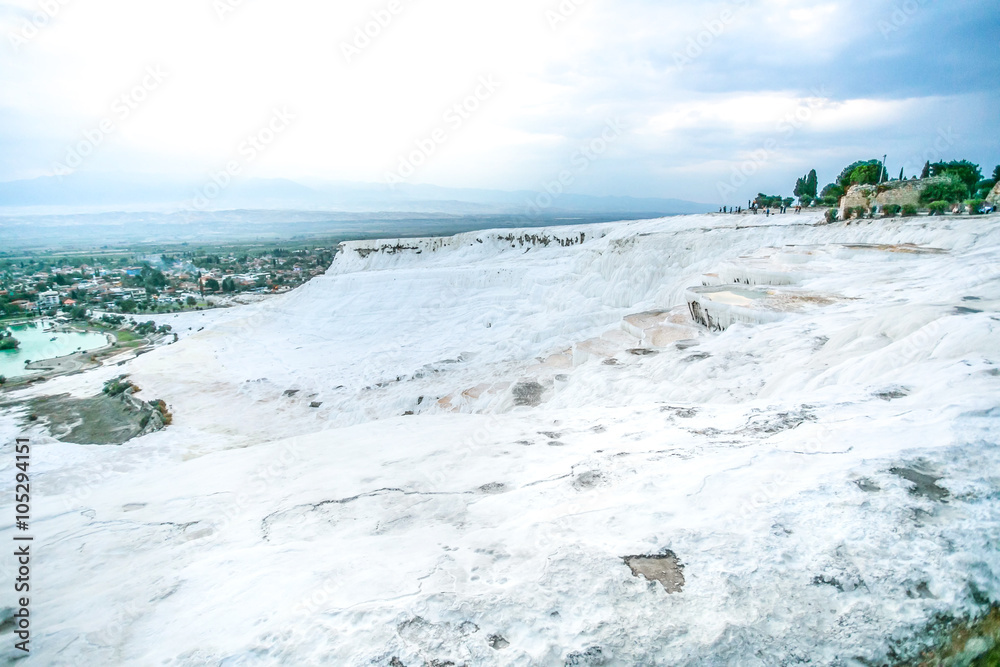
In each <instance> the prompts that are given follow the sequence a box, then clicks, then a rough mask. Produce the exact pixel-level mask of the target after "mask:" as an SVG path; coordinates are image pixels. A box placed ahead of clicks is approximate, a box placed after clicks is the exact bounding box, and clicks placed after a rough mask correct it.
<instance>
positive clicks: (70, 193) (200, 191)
mask: <svg viewBox="0 0 1000 667" xmlns="http://www.w3.org/2000/svg"><path fill="white" fill-rule="evenodd" d="M220 180H223V179H220ZM0 208H3V209H5V210H4V211H3V212H4V213H6V214H14V215H17V214H19V213H22V212H23V213H51V214H56V213H100V212H108V211H122V210H131V211H183V210H195V211H220V210H233V209H258V210H261V209H267V210H316V211H343V212H357V213H360V212H386V213H438V214H449V215H495V214H504V215H525V216H533V215H543V216H544V217H552V216H554V215H558V214H560V213H563V212H564V213H567V214H580V213H583V214H618V213H620V214H623V215H628V216H629V217H634V216H635V215H645V214H649V215H650V217H652V216H656V215H676V214H683V213H705V212H708V211H711V210H714V209H715V208H716V207H714V206H712V205H709V204H701V203H697V202H691V201H684V200H680V199H659V198H634V197H596V196H590V195H578V194H562V195H559V196H556V197H550V196H549V195H548V194H546V193H539V192H531V191H526V190H522V191H514V192H507V191H501V190H477V189H462V188H445V187H438V186H434V185H409V184H402V185H399V186H397V187H396V188H394V189H391V188H390V187H389V186H387V185H385V184H381V183H346V182H318V181H317V182H309V183H300V182H296V181H291V180H286V179H261V178H250V179H241V180H234V181H233V182H231V183H228V184H226V183H224V182H223V184H222V186H220V185H219V184H217V183H213V182H212V181H211V180H208V179H205V180H202V181H197V180H192V179H187V180H185V179H177V178H169V177H160V176H148V175H133V174H91V173H75V174H71V175H67V176H43V177H39V178H35V179H30V180H20V181H7V182H0ZM21 209H23V210H21Z"/></svg>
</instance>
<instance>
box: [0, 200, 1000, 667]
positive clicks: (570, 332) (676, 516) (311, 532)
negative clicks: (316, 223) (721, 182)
mask: <svg viewBox="0 0 1000 667" xmlns="http://www.w3.org/2000/svg"><path fill="white" fill-rule="evenodd" d="M819 223H821V216H819V215H818V214H813V213H804V214H802V215H785V216H773V217H770V218H766V217H764V216H723V215H715V216H684V217H676V218H668V219H661V220H651V221H642V222H631V223H618V224H602V225H587V226H580V227H559V228H551V229H541V230H539V229H533V230H525V231H516V230H514V231H511V230H503V231H499V232H497V231H492V232H476V233H469V234H462V235H459V236H456V237H452V238H445V239H426V240H404V241H399V242H396V241H386V242H370V241H365V242H353V243H347V244H345V245H344V246H343V247H342V249H341V252H340V253H339V254H338V256H337V259H336V261H335V262H334V264H333V267H332V268H331V269H330V270H329V272H328V273H327V274H326V275H325V276H323V277H320V278H317V279H315V280H313V281H311V282H309V283H308V284H307V285H305V286H304V287H302V288H300V289H297V290H295V291H293V292H290V293H288V294H287V295H283V296H281V297H276V298H274V299H271V300H267V301H265V302H262V303H258V304H251V305H247V306H240V307H237V308H231V309H227V310H223V311H213V312H211V313H207V314H201V313H193V314H185V315H178V316H169V317H163V318H157V323H158V324H161V323H162V324H171V325H172V326H173V327H174V330H175V331H177V332H178V333H180V334H181V339H180V341H179V342H178V343H176V344H172V345H167V346H164V347H161V348H158V349H156V350H154V351H153V352H151V353H149V354H145V355H142V356H140V357H138V358H137V359H135V360H133V361H129V362H127V363H126V364H125V365H124V366H121V367H119V366H112V367H104V368H100V369H97V370H95V371H92V372H88V373H84V374H80V375H75V376H68V377H63V378H57V379H54V380H51V381H49V382H46V383H42V384H39V385H37V386H34V387H32V388H31V389H27V390H21V391H18V392H11V393H9V394H8V395H7V396H6V397H5V398H6V400H8V401H9V400H20V399H24V398H27V397H30V396H41V395H57V394H63V393H69V394H71V395H73V396H80V397H84V396H90V395H94V394H96V393H99V392H100V390H101V386H102V383H103V382H104V381H105V380H107V379H109V378H111V377H114V376H117V375H119V374H122V373H127V374H128V375H129V376H130V379H131V380H132V381H133V382H134V383H136V384H137V385H138V386H139V387H140V388H141V393H140V394H139V396H141V397H143V398H145V399H147V400H150V399H154V398H162V399H164V400H166V402H167V403H168V404H169V405H170V408H171V410H172V412H173V415H174V423H173V425H171V426H169V427H168V428H166V429H164V430H162V431H159V432H156V433H153V434H149V435H145V436H142V437H140V438H137V439H134V440H132V441H130V442H128V443H126V444H125V445H122V446H117V447H116V446H83V445H75V444H69V443H61V442H57V441H54V440H53V439H52V438H51V437H49V436H47V435H46V432H45V430H44V427H43V425H42V424H39V423H34V424H28V423H27V422H26V421H25V420H24V410H23V409H6V410H4V411H3V412H2V415H0V436H2V437H3V443H4V445H3V456H2V458H0V474H2V475H3V476H4V478H5V479H12V478H13V473H14V472H15V471H14V469H13V464H14V456H13V438H14V437H15V436H17V435H25V434H26V435H27V436H30V437H31V439H32V442H33V450H32V464H31V474H32V492H33V507H34V509H33V517H32V522H31V526H32V531H33V534H34V535H35V542H34V547H33V548H34V550H35V552H34V561H33V563H32V594H31V603H32V614H33V615H32V624H33V625H32V627H33V628H34V632H35V634H34V635H33V650H32V653H31V655H30V657H29V658H27V659H26V660H24V661H22V662H19V663H18V664H24V665H118V664H127V665H176V666H180V665H226V666H227V667H228V666H235V665H240V666H243V665H276V664H287V665H320V664H323V665H380V666H384V667H387V666H389V665H393V666H397V667H398V665H405V666H407V667H418V666H423V665H447V664H452V663H453V664H454V665H463V664H465V665H470V666H471V665H477V666H478V665H563V664H567V665H639V664H642V665H734V664H741V665H779V664H780V665H785V664H799V663H805V662H809V663H810V664H820V665H861V664H874V663H875V662H878V664H882V663H883V662H888V661H889V660H888V659H887V655H889V654H890V651H893V650H894V651H896V653H897V654H900V655H902V656H905V655H907V654H912V653H913V652H915V651H916V650H918V649H919V648H921V647H922V646H921V645H920V641H921V640H924V641H926V640H927V637H928V635H927V633H926V630H927V628H928V627H929V625H930V624H931V623H932V622H934V620H935V619H936V618H938V617H963V616H969V615H974V614H976V613H979V612H981V611H982V610H983V609H984V608H985V606H986V605H987V604H988V601H993V602H996V601H997V600H998V599H1000V550H998V548H997V544H998V542H1000V448H998V438H1000V365H998V363H1000V316H998V306H1000V217H998V216H991V217H967V216H966V217H954V218H952V217H936V218H925V217H921V218H907V219H895V220H874V221H868V220H865V221H860V222H855V224H852V225H845V224H844V223H836V224H833V225H823V224H819ZM706 274H711V275H706ZM726 284H730V285H733V286H734V289H735V288H739V287H740V286H741V285H742V288H741V289H742V290H750V289H753V290H763V291H764V292H766V293H767V297H766V299H763V300H761V307H762V308H765V309H766V313H765V314H764V315H762V316H761V317H760V318H759V319H758V320H755V317H754V316H753V313H754V308H755V307H756V303H757V301H756V300H754V299H746V300H743V301H740V300H737V301H739V308H740V316H739V317H732V318H730V319H731V320H732V321H727V322H726V326H724V327H721V330H719V331H713V330H709V329H708V328H706V327H704V326H702V325H700V324H698V323H696V322H694V321H693V320H692V319H691V315H690V309H689V305H688V302H687V299H686V295H687V294H688V293H689V292H688V288H691V287H697V286H702V285H709V286H713V285H714V286H719V285H726ZM733 293H734V294H737V295H738V294H742V293H743V292H742V291H734V292H733ZM709 301H712V300H709ZM712 302H713V303H717V304H721V305H722V306H727V305H731V304H727V303H726V299H725V298H722V299H719V300H718V301H712ZM761 312H764V311H761ZM202 327H203V329H202V330H200V331H199V328H202ZM314 406H315V407H314ZM12 501H13V497H12V496H11V495H8V496H6V497H4V498H3V501H2V502H3V505H2V507H0V513H2V515H3V516H4V517H12V516H13V515H14V508H13V504H12ZM13 532H14V531H13V529H12V528H9V527H8V528H5V530H4V531H3V539H5V540H7V543H8V544H9V543H10V538H11V537H12V534H13ZM631 556H662V557H663V559H661V560H660V561H656V560H655V559H654V560H652V561H650V560H638V561H636V562H637V563H640V564H641V566H642V568H646V570H643V571H647V570H649V569H650V568H652V570H655V569H656V568H657V567H659V565H660V564H661V563H662V564H663V566H664V567H667V568H668V570H669V571H668V572H666V574H665V575H663V580H662V582H661V581H656V580H647V578H646V577H645V576H636V575H634V574H633V572H632V570H631V569H630V566H629V565H627V564H626V562H625V560H624V559H625V557H631ZM12 567H13V562H12V559H11V558H9V557H8V558H7V559H5V560H4V568H5V569H6V570H7V571H6V572H5V575H9V574H10V573H11V568H12ZM670 568H673V569H670ZM681 568H682V569H681ZM5 580H8V581H9V579H8V578H5ZM668 587H669V588H670V589H671V590H673V591H674V592H672V593H668V592H667V588H668ZM678 589H679V590H678ZM7 633H9V629H8V630H7V631H6V632H5V633H4V634H3V638H4V646H5V647H9V646H11V645H12V641H9V640H10V635H9V634H7ZM4 650H5V651H7V653H6V655H8V656H11V655H13V654H12V653H11V652H10V651H9V649H7V648H5V649H4ZM435 661H436V662H435ZM866 661H868V662H866Z"/></svg>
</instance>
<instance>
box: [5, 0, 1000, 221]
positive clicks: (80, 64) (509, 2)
mask: <svg viewBox="0 0 1000 667" xmlns="http://www.w3.org/2000/svg"><path fill="white" fill-rule="evenodd" d="M32 21H34V24H35V25H34V26H31V25H29V22H32ZM0 29H2V34H3V41H4V44H3V45H0V54H2V55H0V90H2V91H3V92H2V95H0V180H14V179H20V178H32V177H35V176H41V175H45V174H50V173H52V172H53V170H54V169H61V168H62V167H64V166H67V167H69V168H72V169H80V170H85V171H98V172H131V173H149V174H173V175H184V176H192V175H193V176H196V177H203V176H204V175H206V174H208V173H211V172H218V171H220V170H223V169H225V168H226V166H227V164H229V165H230V166H233V168H234V172H238V173H236V175H235V178H245V177H248V176H260V177H287V178H292V179H298V180H306V181H308V180H309V179H324V180H351V181H382V180H385V179H386V178H387V175H388V174H390V173H393V174H395V175H396V176H399V177H405V178H406V179H407V180H408V181H409V182H413V183H434V184H438V185H446V186H457V187H486V188H498V189H522V188H523V189H532V190H538V189H541V188H543V187H544V186H545V184H547V183H551V182H552V181H554V180H556V179H558V178H559V176H560V173H561V172H562V173H563V176H564V177H565V178H566V185H565V187H566V188H567V189H568V190H569V191H573V192H578V193H587V194H623V195H633V196H661V197H678V198H684V199H693V200H699V201H706V202H713V203H720V202H721V200H722V199H721V198H722V197H724V196H725V197H727V198H728V201H729V203H738V202H739V201H741V200H745V199H746V198H747V196H749V195H751V194H755V193H756V192H757V191H760V190H763V191H767V192H779V191H780V192H782V193H785V194H790V191H791V186H792V184H793V183H794V179H795V177H796V176H798V175H801V174H803V173H805V172H806V171H807V170H808V169H809V168H811V167H816V168H817V169H818V170H819V172H820V181H821V183H826V182H828V181H829V180H831V179H832V178H833V177H834V176H835V175H836V171H839V169H840V168H841V167H842V166H844V164H846V163H847V162H849V161H852V160H855V159H867V158H870V157H875V156H878V157H881V156H882V154H884V153H888V154H889V159H888V167H889V169H890V172H892V173H893V174H894V175H895V174H896V173H898V170H899V168H900V167H901V166H904V165H905V166H906V168H907V172H908V173H911V174H912V173H914V172H915V171H916V170H918V169H919V167H920V166H921V165H922V164H923V160H924V159H925V158H926V157H930V158H944V159H958V158H969V159H972V160H975V161H977V162H980V163H982V164H983V166H984V170H987V171H992V168H993V166H994V165H995V164H996V163H997V162H1000V5H998V3H997V1H996V0H948V1H947V2H945V1H943V0H937V1H934V0H922V1H921V0H895V1H893V2H888V1H886V2H881V1H878V0H876V1H872V0H837V1H830V2H804V1H801V2H795V1H792V0H734V1H732V2H671V1H664V0H616V1H615V2H611V0H575V1H574V0H563V1H562V2H559V1H558V0H552V1H547V0H505V1H504V2H490V3H485V2H475V1H470V0H371V1H366V2H353V1H351V2H329V1H327V2H320V1H319V0H285V1H283V2H273V1H270V2H268V1H265V0H169V2H168V1H166V0H160V1H157V2H153V1H152V0H41V1H38V0H24V1H18V2H3V3H0ZM366 31H367V33H368V35H365V32H366ZM456 105H458V108H456ZM251 137H252V140H251ZM401 160H403V162H401ZM566 174H569V176H568V177H566Z"/></svg>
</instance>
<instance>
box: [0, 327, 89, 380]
mask: <svg viewBox="0 0 1000 667" xmlns="http://www.w3.org/2000/svg"><path fill="white" fill-rule="evenodd" d="M50 324H51V323H49V322H43V323H41V324H36V325H30V324H29V325H23V326H17V327H10V328H7V331H10V332H11V333H13V334H14V338H16V339H18V340H19V341H21V346H20V347H19V348H17V349H16V350H5V351H0V375H5V376H6V377H9V378H15V377H19V376H21V375H28V374H29V373H30V372H31V371H27V370H25V368H24V362H25V361H28V360H30V361H39V360H41V359H52V358H53V357H63V356H66V355H67V354H72V353H73V352H79V351H86V350H93V349H96V348H99V347H104V346H105V345H107V344H108V339H107V336H105V335H104V334H100V333H57V332H52V331H50V332H46V331H44V329H45V328H47V327H48V326H49V325H50Z"/></svg>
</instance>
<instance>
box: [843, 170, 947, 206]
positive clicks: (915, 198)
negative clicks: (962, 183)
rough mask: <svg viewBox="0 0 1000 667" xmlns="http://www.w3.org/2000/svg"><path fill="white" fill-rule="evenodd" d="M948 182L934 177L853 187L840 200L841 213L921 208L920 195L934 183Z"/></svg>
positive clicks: (942, 178)
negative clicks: (889, 208)
mask: <svg viewBox="0 0 1000 667" xmlns="http://www.w3.org/2000/svg"><path fill="white" fill-rule="evenodd" d="M945 180H947V177H945V176H933V177H931V178H922V179H917V180H911V181H890V182H888V183H882V184H881V185H852V186H851V187H850V189H849V190H848V191H847V194H846V195H844V196H843V197H842V198H841V200H840V212H841V215H843V212H844V209H846V208H855V207H858V206H862V207H864V208H871V207H872V206H889V205H891V204H895V205H897V206H906V205H907V204H912V205H913V206H917V207H919V206H920V195H921V193H923V191H924V190H926V189H927V186H929V185H931V184H932V183H940V182H942V181H945Z"/></svg>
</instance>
